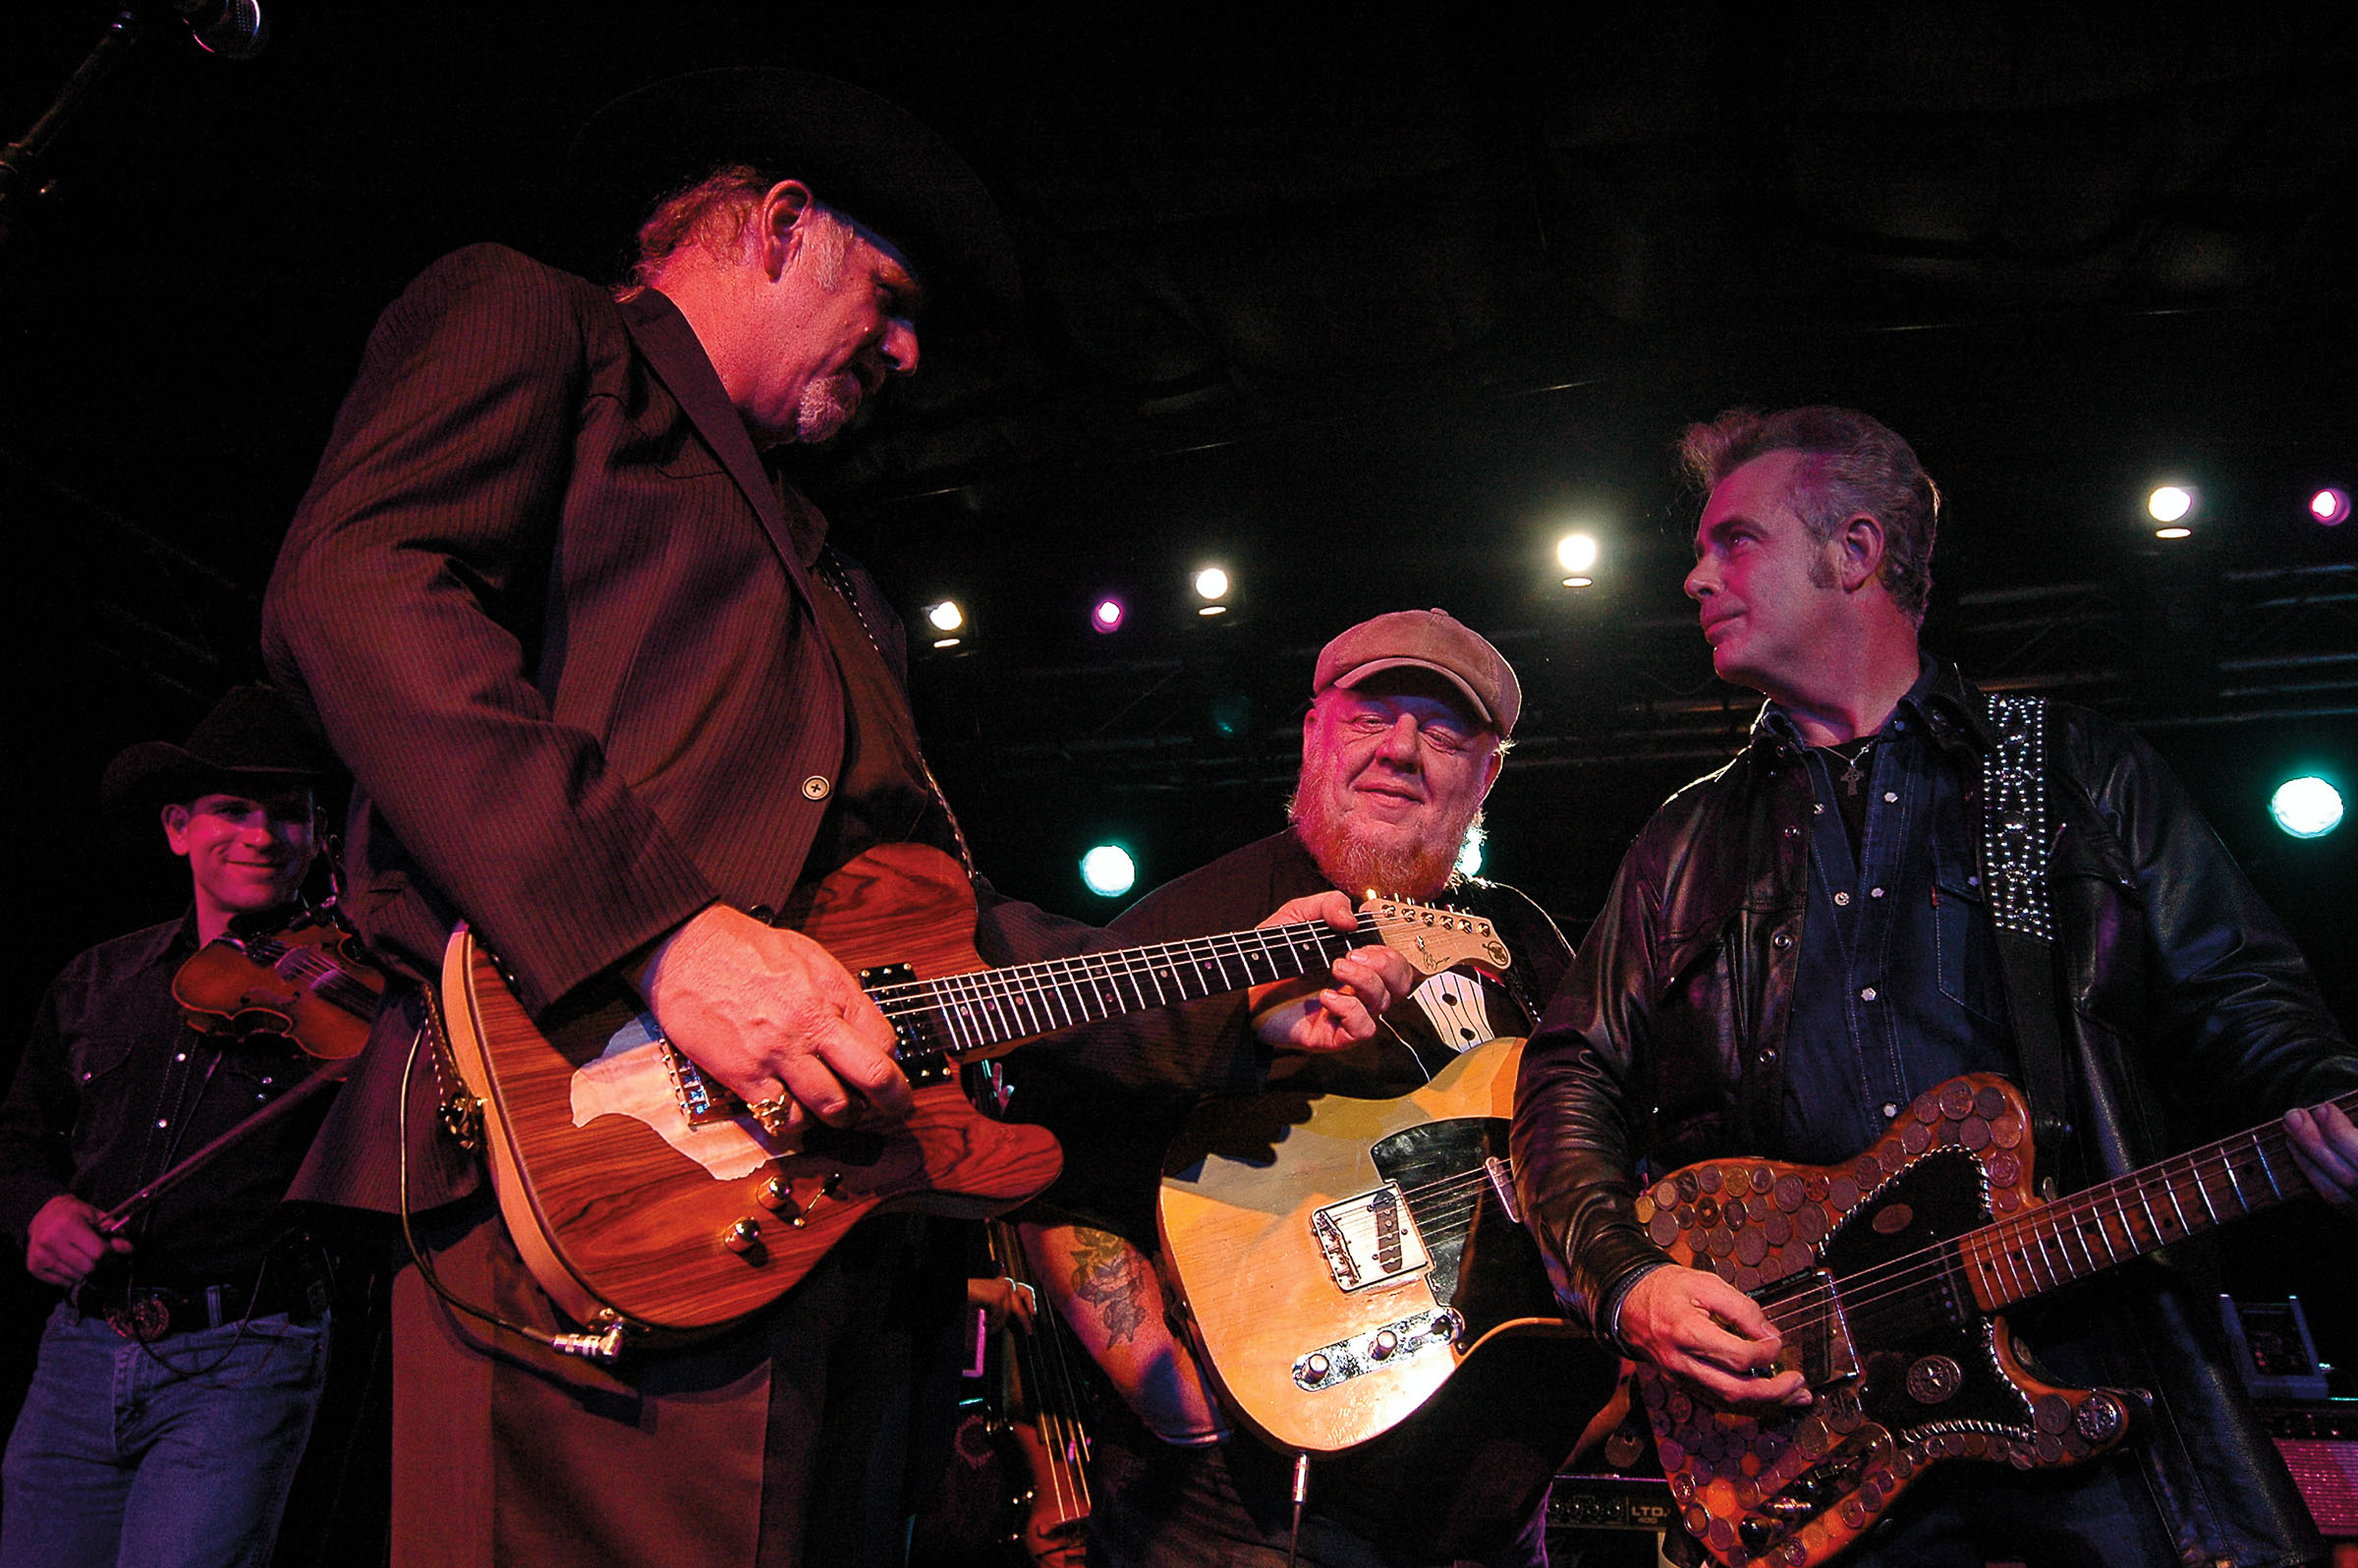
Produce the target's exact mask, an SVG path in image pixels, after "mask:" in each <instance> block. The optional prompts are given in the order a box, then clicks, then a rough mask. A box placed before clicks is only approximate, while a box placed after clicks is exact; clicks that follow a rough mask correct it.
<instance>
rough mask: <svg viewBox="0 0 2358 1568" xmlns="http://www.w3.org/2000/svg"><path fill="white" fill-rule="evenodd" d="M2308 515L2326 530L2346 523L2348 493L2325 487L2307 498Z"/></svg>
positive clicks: (2328, 486)
mask: <svg viewBox="0 0 2358 1568" xmlns="http://www.w3.org/2000/svg"><path fill="white" fill-rule="evenodd" d="M2309 515H2310V516H2311V517H2312V518H2314V519H2316V520H2317V521H2318V522H2319V523H2320V524H2322V525H2324V526H2325V527H2327V528H2333V527H2335V526H2336V525H2338V524H2341V523H2344V522H2347V521H2348V519H2349V516H2350V497H2349V492H2348V491H2346V490H2338V489H2335V488H2334V487H2333V486H2332V485H2330V484H2329V485H2327V486H2326V487H2325V488H2324V489H2322V490H2320V491H2318V492H2317V493H2316V494H2315V495H2313V496H2311V497H2309Z"/></svg>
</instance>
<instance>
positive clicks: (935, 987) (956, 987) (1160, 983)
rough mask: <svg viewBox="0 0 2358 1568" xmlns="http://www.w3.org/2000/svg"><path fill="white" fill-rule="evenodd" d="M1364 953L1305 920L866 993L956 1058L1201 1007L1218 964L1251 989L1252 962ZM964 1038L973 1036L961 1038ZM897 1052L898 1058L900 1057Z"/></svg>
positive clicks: (1373, 914)
mask: <svg viewBox="0 0 2358 1568" xmlns="http://www.w3.org/2000/svg"><path fill="white" fill-rule="evenodd" d="M1460 918H1461V919H1462V917H1460ZM1362 921H1363V924H1364V927H1365V928H1367V929H1370V930H1373V931H1375V933H1377V934H1378V935H1381V934H1383V933H1385V932H1387V931H1391V930H1397V929H1402V928H1407V929H1418V930H1434V929H1435V928H1434V927H1433V926H1431V925H1429V924H1427V923H1426V921H1425V920H1423V919H1421V918H1420V917H1419V916H1418V915H1417V914H1415V913H1409V914H1406V915H1401V914H1390V915H1387V914H1384V913H1382V912H1380V911H1364V912H1362ZM1436 934H1448V935H1459V936H1464V935H1470V934H1472V933H1470V932H1466V931H1462V930H1454V931H1440V932H1436ZM1359 945H1361V944H1359V943H1355V942H1353V941H1351V939H1350V933H1346V932H1342V931H1338V930H1335V929H1334V928H1333V927H1332V926H1330V925H1327V924H1324V923H1323V922H1319V921H1305V922H1299V923H1296V924H1290V925H1272V926H1265V927H1259V928H1256V929H1255V930H1252V931H1240V932H1228V933H1224V934H1221V935H1217V936H1202V937H1191V938H1187V939H1185V940H1182V941H1176V942H1166V943H1160V944H1155V945H1151V946H1147V947H1139V948H1129V949H1123V950H1120V951H1116V952H1111V953H1092V954H1082V955H1078V956H1076V957H1073V958H1064V959H1049V960H1045V961H1042V962H1039V963H1035V964H1022V965H1010V966H1007V967H1005V968H1000V969H983V970H975V971H969V972H966V973H963V974H958V975H947V976H942V977H939V978H936V979H932V980H905V981H893V982H891V983H888V984H883V985H878V986H876V987H874V988H873V989H872V990H870V992H869V993H868V994H869V996H870V999H871V1000H872V1001H874V1002H875V1003H876V1005H877V1007H878V1009H879V1010H880V1011H881V1012H883V1014H884V1015H885V1017H886V1018H887V1019H890V1020H894V1021H896V1022H898V1021H906V1020H910V1019H915V1018H922V1017H926V1016H928V1015H939V1016H941V1017H942V1018H943V1020H944V1022H945V1023H946V1024H947V1026H948V1028H949V1032H950V1034H951V1036H952V1039H953V1043H951V1044H950V1045H948V1046H947V1047H946V1049H948V1050H949V1051H950V1052H951V1053H952V1054H955V1053H957V1052H959V1051H964V1050H971V1049H974V1048H976V1047H978V1046H981V1045H985V1044H994V1043H998V1042H1000V1041H1002V1040H1007V1039H1015V1038H1021V1037H1023V1036H1027V1035H1037V1034H1042V1033H1046V1032H1049V1031H1052V1030H1058V1029H1067V1028H1072V1027H1074V1026H1076V1025H1079V1024H1086V1023H1091V1022H1095V1020H1096V1019H1100V1018H1105V1017H1110V1016H1112V1015H1113V1014H1115V1013H1119V1012H1126V1011H1129V1010H1131V1009H1132V1008H1134V1007H1141V1006H1150V1005H1152V1006H1161V1005H1167V1004H1169V1003H1170V1002H1173V1001H1181V1002H1184V1001H1193V1000H1196V999H1197V998H1196V997H1195V996H1191V995H1189V994H1188V986H1189V983H1190V982H1191V981H1194V980H1200V979H1201V978H1202V975H1201V972H1202V970H1203V968H1205V967H1206V966H1208V965H1210V964H1213V963H1216V964H1218V965H1219V966H1220V971H1219V975H1218V979H1219V980H1221V981H1223V982H1225V981H1227V980H1229V976H1228V973H1227V968H1226V966H1227V964H1228V963H1229V962H1230V961H1232V960H1233V961H1235V962H1239V963H1242V964H1243V965H1244V966H1245V970H1246V976H1247V980H1246V983H1247V984H1251V983H1254V981H1253V979H1252V966H1253V963H1254V961H1255V960H1256V959H1259V960H1260V961H1261V963H1262V964H1263V966H1264V967H1267V968H1269V969H1271V970H1275V969H1277V968H1278V967H1279V963H1280V961H1281V960H1282V961H1283V962H1285V963H1288V964H1291V965H1295V966H1299V967H1298V968H1296V969H1295V970H1294V973H1295V974H1303V973H1307V972H1308V969H1309V965H1308V963H1306V962H1305V950H1306V949H1307V951H1308V956H1310V957H1315V958H1317V959H1319V960H1324V961H1326V962H1332V961H1333V959H1335V958H1337V957H1340V956H1341V955H1342V954H1343V953H1348V952H1350V951H1352V950H1353V949H1354V948H1355V947H1357V946H1359ZM1041 978H1044V979H1047V980H1049V981H1050V984H1049V986H1048V987H1047V990H1046V993H1045V994H1044V995H1043V994H1041V993H1040V987H1039V984H1038V980H1039V979H1041ZM1272 978H1281V977H1276V976H1272ZM1124 980H1127V981H1128V982H1129V987H1130V990H1131V992H1132V996H1131V997H1130V998H1129V999H1127V1000H1126V999H1125V998H1124V997H1123V996H1122V995H1121V993H1120V990H1119V986H1120V983H1121V982H1122V981H1124ZM1166 983H1167V984H1168V985H1169V986H1170V988H1171V989H1172V990H1175V991H1177V992H1178V994H1177V995H1176V996H1171V995H1168V994H1166V993H1165V990H1164V986H1165V984H1166ZM1149 985H1151V986H1152V987H1153V990H1154V994H1155V997H1156V1000H1155V1001H1154V1002H1153V1003H1149V1002H1147V1000H1146V994H1147V988H1148V986H1149ZM1108 987H1112V988H1113V989H1112V991H1111V995H1110V997H1109V996H1108V994H1107V988H1108ZM1243 988H1244V986H1243V985H1236V984H1229V983H1223V984H1221V985H1220V986H1219V987H1218V989H1220V990H1241V989H1243ZM1202 994H1204V995H1212V994H1216V991H1214V990H1206V991H1205V992H1203V993H1202ZM1108 1002H1110V1005H1108ZM1093 1003H1094V1004H1095V1008H1096V1009H1097V1010H1096V1012H1095V1016H1094V1017H1093V1016H1092V1012H1091V1009H1092V1005H1093ZM1059 1011H1061V1012H1062V1013H1063V1015H1064V1016H1063V1018H1062V1019H1061V1020H1059V1019H1058V1018H1057V1017H1056V1014H1057V1012H1059ZM1076 1014H1078V1016H1076ZM962 1026H963V1028H962ZM962 1033H963V1034H965V1035H967V1036H973V1037H971V1038H967V1039H959V1038H958V1036H960V1035H961V1034H962ZM895 1054H896V1055H897V1054H899V1053H898V1052H897V1051H896V1053H895Z"/></svg>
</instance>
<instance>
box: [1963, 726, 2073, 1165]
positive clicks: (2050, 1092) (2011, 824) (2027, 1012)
mask: <svg viewBox="0 0 2358 1568" xmlns="http://www.w3.org/2000/svg"><path fill="white" fill-rule="evenodd" d="M1983 700H1984V701H1985V702H1986V703H1987V704H1988V712H1989V718H1990V727H1991V728H1992V729H1993V731H1995V732H1996V735H1997V744H1996V745H1995V746H1993V747H1992V748H1991V749H1990V751H1989V752H1987V753H1986V754H1984V756H1983V757H1982V885H1983V887H1984V888H1985V889H1986V890H1987V892H1988V894H1989V899H1990V922H1991V924H1992V926H1993V927H1994V930H1995V934H1996V937H1997V963H1998V973H1999V976H2000V979H2001V980H2002V982H2003V986H2004V990H2005V995H2006V1012H2007V1016H2008V1018H2009V1019H2010V1020H2011V1021H2012V1023H2013V1026H2014V1049H2015V1053H2016V1055H2017V1056H2018V1057H2019V1058H2020V1059H2021V1065H2022V1090H2023V1093H2024V1095H2025V1096H2026V1097H2027V1098H2028V1099H2029V1100H2030V1106H2031V1144H2032V1148H2033V1149H2034V1151H2035V1153H2036V1155H2037V1158H2038V1160H2039V1173H2040V1175H2041V1176H2042V1177H2043V1178H2051V1177H2052V1175H2053V1173H2054V1170H2055V1163H2056V1161H2057V1160H2058V1159H2059V1158H2060V1156H2061V1154H2062V1150H2063V1141H2064V1139H2065V1137H2066V1136H2067V1135H2068V1134H2069V1132H2070V1130H2071V1115H2070V1112H2071V1070H2070V1068H2069V1066H2068V1065H2067V1064H2066V1063H2065V1061H2064V1057H2063V1034H2062V1021H2061V1018H2060V1016H2059V1015H2058V1012H2057V1004H2056V985H2055V927H2054V904H2053V900H2052V898H2051V897H2050V896H2049V883H2048V862H2049V851H2050V850H2051V848H2052V846H2053V843H2054V839H2053V835H2052V834H2051V832H2050V831H2049V826H2048V808H2047V700H2046V699H2045V698H2041V697H2010V696H2000V695H1998V694H1996V693H1985V694H1983Z"/></svg>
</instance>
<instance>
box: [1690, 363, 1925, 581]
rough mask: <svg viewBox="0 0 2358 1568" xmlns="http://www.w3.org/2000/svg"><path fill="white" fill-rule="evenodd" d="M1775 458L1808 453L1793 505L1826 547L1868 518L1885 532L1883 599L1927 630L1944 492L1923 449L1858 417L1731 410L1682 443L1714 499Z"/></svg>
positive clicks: (1823, 411) (1842, 412)
mask: <svg viewBox="0 0 2358 1568" xmlns="http://www.w3.org/2000/svg"><path fill="white" fill-rule="evenodd" d="M1770 452H1800V453H1802V454H1804V455H1805V456H1806V457H1807V458H1808V459H1809V460H1810V461H1808V462H1807V463H1804V464H1803V465H1802V466H1801V468H1800V469H1799V471H1798V472H1797V473H1796V474H1795V476H1794V480H1793V486H1792V492H1791V494H1790V495H1789V497H1788V498H1787V504H1788V505H1790V506H1791V507H1792V508H1793V513H1794V515H1795V516H1796V517H1798V518H1800V519H1801V521H1802V523H1803V524H1804V525H1805V526H1806V527H1807V528H1808V529H1809V531H1810V533H1811V536H1812V537H1814V538H1816V539H1817V540H1818V541H1819V542H1821V543H1825V542H1826V541H1828V540H1830V539H1832V538H1833V537H1834V535H1835V534H1837V533H1839V532H1841V531H1842V525H1843V524H1844V523H1847V522H1848V521H1850V520H1851V519H1852V518H1854V517H1857V516H1859V515H1860V514H1861V513H1865V514H1866V515H1867V516H1869V517H1872V518H1874V519H1875V520H1876V521H1877V522H1878V523H1881V525H1882V526H1883V572H1882V579H1881V581H1882V585H1883V591H1885V592H1886V593H1888V594H1890V595H1891V602H1892V603H1893V604H1895V605H1897V606H1898V607H1899V610H1900V612H1901V613H1902V614H1904V615H1906V616H1907V617H1908V618H1909V619H1911V620H1913V621H1915V622H1916V623H1917V624H1918V625H1922V624H1923V622H1924V609H1925V601H1926V599H1927V598H1928V597H1929V596H1930V594H1931V592H1932V588H1933V540H1934V536H1935V534H1936V533H1937V532H1938V530H1939V525H1940V490H1939V486H1937V485H1936V484H1934V483H1933V477H1932V476H1931V475H1929V474H1927V473H1925V472H1924V466H1923V465H1922V464H1920V463H1918V462H1917V461H1916V451H1915V448H1913V447H1911V446H1909V445H1908V443H1907V442H1906V441H1905V440H1904V439H1902V438H1901V436H1900V435H1899V434H1898V432H1896V431H1894V430H1892V429H1891V428H1890V427H1889V426H1887V425H1885V424H1883V423H1882V422H1881V420H1876V419H1873V418H1872V417H1870V416H1868V415H1865V414H1861V413H1859V412H1858V411H1857V410H1856V409H1837V408H1829V407H1825V406H1819V407H1814V408H1805V409H1780V410H1778V411H1777V412H1775V413H1773V414H1763V413H1761V412H1760V411H1759V410H1757V409H1730V410H1728V411H1727V412H1726V413H1724V414H1722V415H1720V416H1719V417H1718V418H1717V419H1715V420H1710V421H1709V422H1707V423H1701V424H1690V425H1688V426H1687V429H1686V433H1685V434H1684V435H1683V436H1681V437H1680V438H1679V443H1678V455H1679V461H1680V463H1681V464H1682V465H1683V466H1684V467H1685V469H1686V472H1687V475H1688V476H1689V477H1691V478H1692V479H1693V480H1694V481H1695V482H1696V483H1697V484H1698V485H1700V486H1701V487H1702V488H1703V489H1704V491H1705V492H1706V493H1709V492H1710V490H1711V489H1712V486H1713V485H1715V484H1717V483H1718V482H1719V481H1720V480H1721V479H1724V478H1726V477H1727V476H1729V475H1730V474H1732V473H1734V472H1735V471H1736V470H1737V469H1740V468H1742V467H1743V466H1744V465H1745V464H1747V463H1750V462H1751V461H1752V460H1753V459H1754V458H1757V457H1762V456H1765V455H1767V454H1768V453H1770Z"/></svg>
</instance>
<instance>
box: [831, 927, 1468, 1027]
mask: <svg viewBox="0 0 2358 1568" xmlns="http://www.w3.org/2000/svg"><path fill="white" fill-rule="evenodd" d="M1361 918H1362V922H1363V927H1362V928H1364V929H1370V930H1375V931H1377V932H1383V931H1390V930H1399V929H1406V928H1411V927H1421V926H1424V925H1425V923H1424V922H1423V921H1422V920H1419V919H1417V918H1416V917H1415V916H1398V915H1391V916H1387V915H1383V914H1380V913H1375V912H1367V911H1363V912H1362V916H1361ZM1353 934H1355V933H1353V932H1349V931H1339V930H1336V929H1335V928H1334V927H1333V926H1331V925H1328V924H1326V923H1325V922H1323V921H1299V922H1296V923H1294V924H1289V925H1268V926H1257V927H1256V928H1254V929H1253V930H1250V931H1228V932H1222V933H1220V934H1218V935H1212V936H1191V937H1186V938H1183V939H1181V940H1177V941H1170V942H1157V943H1150V944H1148V945H1146V946H1143V947H1132V948H1121V949H1117V950H1115V951H1112V952H1105V953H1081V954H1076V955H1074V956H1073V957H1070V958H1051V959H1042V960H1040V961H1039V962H1036V963H1031V964H1010V965H1006V966H1003V967H999V968H990V969H979V970H968V971H964V972H961V973H959V974H955V975H943V976H938V977H935V978H933V979H930V980H894V981H890V982H887V983H885V984H881V985H878V986H876V987H874V988H873V989H871V990H870V991H869V992H868V995H869V997H870V1000H871V1001H874V1002H875V1003H876V1005H877V1006H878V1007H879V1008H881V1009H884V1010H885V1011H886V1013H887V1016H890V1012H891V1008H890V1006H889V1005H888V1003H891V1004H901V1005H906V1004H908V1003H911V1002H915V1003H917V1004H918V1005H919V1006H920V1007H921V1008H923V1009H928V1010H929V1009H931V1008H933V1007H935V1006H938V1005H940V1003H939V1000H938V998H937V997H936V996H935V995H934V994H933V993H934V992H936V991H937V990H938V989H940V988H941V987H944V986H962V985H963V986H974V985H984V986H989V987H992V988H993V989H995V990H998V991H1001V992H1010V991H1013V990H1016V989H1022V988H1027V986H1028V983H1029V982H1035V981H1037V980H1072V979H1076V978H1079V979H1123V978H1127V977H1129V976H1133V975H1151V974H1153V973H1155V972H1156V971H1157V969H1158V967H1159V968H1164V969H1166V970H1167V968H1168V967H1169V966H1168V962H1167V961H1168V960H1171V959H1187V960H1191V961H1196V960H1201V959H1207V958H1208V959H1213V960H1220V959H1225V958H1237V959H1243V960H1245V961H1247V962H1250V961H1251V960H1252V959H1253V958H1255V957H1263V958H1266V957H1273V956H1275V955H1277V954H1278V953H1283V954H1285V955H1286V956H1287V957H1292V958H1298V957H1299V956H1301V949H1302V948H1304V947H1309V948H1311V949H1312V950H1314V951H1315V952H1317V953H1318V955H1319V956H1320V957H1325V956H1326V955H1327V953H1328V952H1329V951H1330V950H1332V949H1334V948H1337V947H1339V948H1340V949H1341V950H1342V951H1343V952H1348V951H1351V950H1353V949H1354V948H1357V947H1359V946H1361V945H1363V944H1360V943H1356V942H1353V941H1352V940H1351V939H1350V938H1351V937H1352V935H1353ZM1451 934H1467V933H1463V932H1453V933H1451ZM1336 956H1338V957H1339V956H1340V953H1337V954H1336ZM1238 988H1239V989H1241V988H1242V987H1238Z"/></svg>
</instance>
